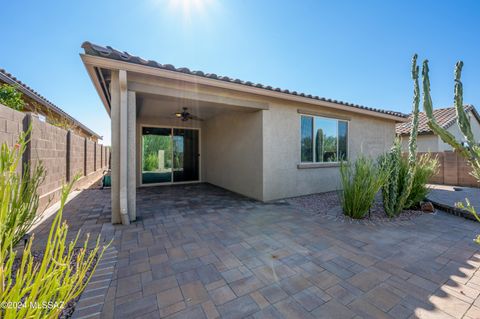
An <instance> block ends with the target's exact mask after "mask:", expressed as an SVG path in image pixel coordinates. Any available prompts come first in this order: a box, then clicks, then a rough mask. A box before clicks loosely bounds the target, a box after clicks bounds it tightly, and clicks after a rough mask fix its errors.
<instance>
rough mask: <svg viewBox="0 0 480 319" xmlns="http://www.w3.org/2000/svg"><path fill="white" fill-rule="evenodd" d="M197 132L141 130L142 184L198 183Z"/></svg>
mask: <svg viewBox="0 0 480 319" xmlns="http://www.w3.org/2000/svg"><path fill="white" fill-rule="evenodd" d="M199 156H200V154H199V134H198V130H190V129H174V128H158V127H143V128H142V184H162V183H175V182H191V181H198V180H199V167H200V165H199V160H200V159H199Z"/></svg>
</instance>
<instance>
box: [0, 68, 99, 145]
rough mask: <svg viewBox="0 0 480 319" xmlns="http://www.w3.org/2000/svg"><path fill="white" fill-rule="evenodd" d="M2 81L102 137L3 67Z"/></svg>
mask: <svg viewBox="0 0 480 319" xmlns="http://www.w3.org/2000/svg"><path fill="white" fill-rule="evenodd" d="M0 81H1V82H5V83H7V84H10V85H13V86H15V87H16V88H17V90H19V91H20V92H22V93H23V94H24V95H26V96H28V97H29V98H31V99H33V100H34V101H36V102H37V103H39V104H41V105H43V106H44V107H46V108H47V109H49V110H50V111H52V112H53V113H55V114H57V115H59V116H61V117H64V118H66V119H68V120H69V121H71V122H72V123H73V124H74V125H75V126H77V127H79V128H80V129H82V130H83V131H85V132H87V133H88V134H90V135H91V136H95V137H97V138H98V139H102V137H101V136H100V135H98V134H97V133H95V132H94V131H92V130H91V129H89V128H88V127H87V126H85V125H84V124H82V123H81V122H79V121H78V120H77V119H75V118H74V117H72V116H71V115H69V114H68V113H66V112H65V111H64V110H62V109H61V108H59V107H58V106H56V105H55V104H53V103H52V102H50V101H49V100H47V99H46V98H45V97H43V96H42V95H40V94H39V93H38V92H37V91H35V90H34V89H32V88H31V87H29V86H28V85H26V84H25V83H23V82H22V81H20V80H18V79H17V78H16V77H14V76H13V75H12V74H10V73H8V72H7V71H5V70H4V69H1V68H0Z"/></svg>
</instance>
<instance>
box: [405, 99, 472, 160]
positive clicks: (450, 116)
mask: <svg viewBox="0 0 480 319" xmlns="http://www.w3.org/2000/svg"><path fill="white" fill-rule="evenodd" d="M465 111H466V113H467V115H468V117H469V119H470V125H471V127H472V132H473V135H474V137H475V140H476V141H480V116H479V114H478V112H477V110H476V109H475V107H474V106H473V105H465ZM411 116H412V115H409V118H408V121H407V122H404V123H399V124H397V127H396V132H397V135H398V136H400V137H401V139H402V149H403V150H404V151H407V149H408V138H409V136H410V130H411ZM433 116H434V117H435V119H436V121H437V123H438V124H439V125H441V126H442V127H443V128H444V129H446V130H447V131H448V132H450V133H451V134H453V136H455V138H456V140H457V141H462V142H465V141H466V140H465V137H464V136H463V134H462V132H460V129H459V128H458V125H457V124H456V122H457V112H456V110H455V108H454V107H448V108H441V109H436V110H433ZM427 123H428V119H427V116H426V115H425V113H424V112H420V114H419V123H418V137H417V150H418V152H445V151H453V149H452V147H451V146H450V145H449V144H447V143H444V142H443V141H442V139H441V138H440V137H439V136H438V135H436V134H434V133H433V131H432V130H431V129H430V127H429V126H428V124H427Z"/></svg>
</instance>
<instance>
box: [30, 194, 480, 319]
mask: <svg viewBox="0 0 480 319" xmlns="http://www.w3.org/2000/svg"><path fill="white" fill-rule="evenodd" d="M159 188H160V189H161V191H160V189H159ZM192 194H193V195H195V196H192ZM109 199H110V191H109V190H100V189H90V190H86V191H84V192H82V193H81V194H80V195H78V196H77V197H76V198H75V199H73V200H72V201H71V202H69V203H68V204H67V207H66V210H65V217H66V219H67V221H68V223H69V225H72V228H73V229H78V228H82V229H83V231H84V232H85V231H89V232H91V233H92V235H96V234H99V233H100V234H102V237H103V238H104V240H105V241H108V240H110V239H112V238H113V243H112V246H111V247H110V250H109V252H108V253H107V255H106V256H105V258H104V260H102V262H101V264H100V265H99V267H98V269H97V271H96V273H95V275H94V277H93V279H92V281H91V282H90V284H89V286H88V287H87V289H86V290H85V292H84V293H83V294H82V297H81V299H80V301H79V302H78V304H77V307H76V310H75V313H74V318H159V317H162V318H196V319H197V318H218V317H221V318H354V317H355V316H359V317H363V318H372V317H373V318H478V317H479V316H480V308H479V307H478V306H479V300H480V299H478V296H479V292H480V275H479V274H478V271H477V270H478V267H479V265H480V260H479V249H478V246H477V245H475V244H473V243H472V238H473V237H474V235H475V234H476V232H477V231H478V224H477V223H474V222H472V221H469V220H465V219H462V218H459V217H456V216H452V215H449V214H446V213H443V212H438V213H437V214H435V215H427V214H425V215H421V216H419V217H416V218H415V219H413V220H411V221H409V222H407V223H401V224H398V223H392V224H381V225H379V224H373V223H371V224H369V223H362V224H357V223H351V222H347V221H345V220H343V221H340V220H335V219H331V218H325V217H322V214H318V212H310V211H300V210H298V209H297V208H295V207H294V206H292V205H290V204H289V203H288V201H277V202H273V203H269V204H265V203H262V202H259V201H255V200H252V199H248V198H246V197H243V196H240V195H237V194H234V193H231V192H229V191H226V190H224V189H221V188H218V187H215V186H212V185H209V184H195V185H176V186H166V187H165V186H162V187H149V188H140V189H139V190H138V194H137V199H136V200H137V202H136V205H137V211H138V216H137V222H136V223H135V224H132V225H130V226H123V225H112V224H111V223H110V214H111V205H110V201H109ZM44 229H45V232H44V233H43V232H42V233H40V234H36V238H40V239H41V238H42V237H43V236H46V235H47V233H46V230H48V227H45V228H44ZM37 235H38V236H37Z"/></svg>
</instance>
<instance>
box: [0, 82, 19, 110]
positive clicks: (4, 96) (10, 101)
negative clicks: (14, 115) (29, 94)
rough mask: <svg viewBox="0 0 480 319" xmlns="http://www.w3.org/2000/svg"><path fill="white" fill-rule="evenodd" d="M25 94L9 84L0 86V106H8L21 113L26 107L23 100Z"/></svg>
mask: <svg viewBox="0 0 480 319" xmlns="http://www.w3.org/2000/svg"><path fill="white" fill-rule="evenodd" d="M22 96H23V94H22V93H21V92H19V91H18V90H17V89H16V88H15V87H14V86H11V85H9V84H2V85H0V104H3V105H5V106H8V107H10V108H12V109H14V110H17V111H21V110H23V107H24V106H25V101H24V100H23V98H22Z"/></svg>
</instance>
